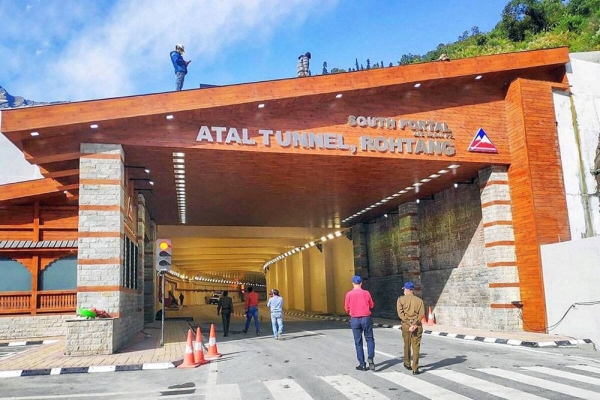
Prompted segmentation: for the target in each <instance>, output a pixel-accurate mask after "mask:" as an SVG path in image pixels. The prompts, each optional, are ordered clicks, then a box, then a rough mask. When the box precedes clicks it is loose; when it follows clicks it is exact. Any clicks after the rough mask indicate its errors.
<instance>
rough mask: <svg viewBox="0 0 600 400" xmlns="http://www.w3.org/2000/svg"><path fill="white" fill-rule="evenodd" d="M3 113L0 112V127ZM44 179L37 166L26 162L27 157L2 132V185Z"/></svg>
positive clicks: (0, 160) (0, 171) (0, 146)
mask: <svg viewBox="0 0 600 400" xmlns="http://www.w3.org/2000/svg"><path fill="white" fill-rule="evenodd" d="M1 126H2V111H0V127H1ZM40 178H43V176H42V174H41V173H40V169H39V168H38V167H37V166H34V165H31V164H29V163H28V162H27V161H25V156H24V155H23V153H22V152H21V150H19V149H18V148H17V147H16V146H15V145H14V144H12V143H11V142H10V141H9V140H8V139H7V138H6V136H4V135H3V134H2V133H1V132H0V185H4V184H7V183H15V182H23V181H31V180H34V179H40Z"/></svg>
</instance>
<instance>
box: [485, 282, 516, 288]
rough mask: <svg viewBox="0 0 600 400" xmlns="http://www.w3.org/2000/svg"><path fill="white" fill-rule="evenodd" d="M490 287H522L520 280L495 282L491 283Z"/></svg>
mask: <svg viewBox="0 0 600 400" xmlns="http://www.w3.org/2000/svg"><path fill="white" fill-rule="evenodd" d="M489 286H490V288H505V287H520V286H521V285H520V284H519V282H495V283H490V284H489Z"/></svg>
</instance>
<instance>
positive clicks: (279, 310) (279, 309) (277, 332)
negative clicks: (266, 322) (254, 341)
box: [267, 289, 283, 340]
mask: <svg viewBox="0 0 600 400" xmlns="http://www.w3.org/2000/svg"><path fill="white" fill-rule="evenodd" d="M269 294H270V296H271V297H270V298H269V301H267V307H269V311H271V326H272V327H273V337H274V338H275V339H276V340H282V338H281V334H282V333H283V297H281V296H280V295H279V290H277V289H271V291H270V292H269Z"/></svg>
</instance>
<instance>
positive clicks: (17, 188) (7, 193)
mask: <svg viewBox="0 0 600 400" xmlns="http://www.w3.org/2000/svg"><path fill="white" fill-rule="evenodd" d="M59 191H60V190H59V189H58V187H57V183H56V181H55V180H53V179H49V178H45V179H37V180H34V181H27V182H19V183H11V184H8V185H0V202H2V201H7V200H14V199H23V198H27V197H32V196H39V195H44V194H50V193H57V192H59Z"/></svg>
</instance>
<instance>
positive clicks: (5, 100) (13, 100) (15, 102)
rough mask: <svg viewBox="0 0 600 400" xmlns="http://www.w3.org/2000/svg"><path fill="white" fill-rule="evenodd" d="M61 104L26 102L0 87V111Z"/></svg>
mask: <svg viewBox="0 0 600 400" xmlns="http://www.w3.org/2000/svg"><path fill="white" fill-rule="evenodd" d="M54 103H61V102H52V103H43V102H39V101H33V100H27V99H24V98H23V97H21V96H11V95H10V94H9V93H8V92H7V91H6V89H4V88H3V87H2V86H0V109H3V108H16V107H27V106H36V105H42V104H54Z"/></svg>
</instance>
